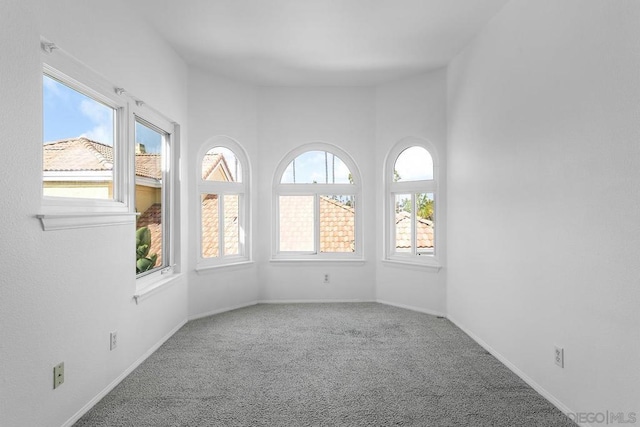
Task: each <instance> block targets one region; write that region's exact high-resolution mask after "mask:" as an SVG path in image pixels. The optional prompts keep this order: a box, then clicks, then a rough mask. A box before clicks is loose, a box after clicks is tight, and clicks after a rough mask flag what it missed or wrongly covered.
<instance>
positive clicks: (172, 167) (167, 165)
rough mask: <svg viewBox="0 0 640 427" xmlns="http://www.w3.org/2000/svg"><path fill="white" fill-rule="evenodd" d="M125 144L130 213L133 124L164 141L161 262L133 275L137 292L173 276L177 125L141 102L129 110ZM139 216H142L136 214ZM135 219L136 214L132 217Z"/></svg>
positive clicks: (133, 189)
mask: <svg viewBox="0 0 640 427" xmlns="http://www.w3.org/2000/svg"><path fill="white" fill-rule="evenodd" d="M129 123H130V125H129V129H128V131H129V135H128V137H129V141H132V142H133V143H131V144H130V147H129V148H130V151H131V153H132V155H131V156H130V158H129V159H128V169H129V170H130V171H131V173H132V174H133V183H132V189H131V191H130V194H129V205H130V206H131V209H132V210H133V209H135V195H136V190H135V186H136V176H135V124H136V123H140V124H142V125H144V126H147V127H149V128H151V129H153V128H156V129H157V130H158V131H161V132H163V133H164V134H165V141H164V143H163V147H162V149H163V162H164V164H163V167H162V237H163V242H162V252H163V253H162V260H163V264H162V265H161V266H158V267H155V268H154V269H152V270H150V271H147V272H144V273H140V274H136V290H137V291H138V292H140V291H143V290H145V289H146V288H147V287H149V286H153V285H154V284H156V282H157V281H158V280H164V279H166V278H167V276H166V275H167V274H172V273H174V269H175V266H176V258H175V255H176V248H175V244H174V242H175V241H176V240H177V239H175V237H176V235H177V231H176V227H177V224H178V222H177V221H176V220H175V214H176V212H177V207H176V202H177V196H176V189H177V188H178V186H179V179H178V178H179V177H178V176H177V175H178V174H177V173H176V172H177V171H178V167H177V166H178V156H176V154H175V150H177V146H178V142H177V141H178V139H179V138H178V129H179V127H178V125H177V123H175V122H171V121H170V120H169V119H167V118H165V117H164V116H162V115H161V114H159V113H157V112H156V111H155V110H153V109H151V108H149V107H147V106H146V104H144V103H142V102H136V103H135V105H134V106H132V108H131V113H130V117H129ZM140 214H142V212H140ZM137 215H139V214H138V213H136V216H137ZM136 229H137V226H136Z"/></svg>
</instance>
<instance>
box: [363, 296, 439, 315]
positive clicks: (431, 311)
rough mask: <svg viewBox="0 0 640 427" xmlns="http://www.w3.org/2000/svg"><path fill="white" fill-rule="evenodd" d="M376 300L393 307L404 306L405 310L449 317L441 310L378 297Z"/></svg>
mask: <svg viewBox="0 0 640 427" xmlns="http://www.w3.org/2000/svg"><path fill="white" fill-rule="evenodd" d="M375 302H377V303H380V304H384V305H390V306H393V307H398V308H404V309H405V310H411V311H417V312H418V313H425V314H430V315H432V316H439V317H447V315H446V314H445V313H442V312H440V311H435V310H429V309H428V308H422V307H416V306H414V305H407V304H398V303H395V302H391V301H386V300H383V299H376V301H375Z"/></svg>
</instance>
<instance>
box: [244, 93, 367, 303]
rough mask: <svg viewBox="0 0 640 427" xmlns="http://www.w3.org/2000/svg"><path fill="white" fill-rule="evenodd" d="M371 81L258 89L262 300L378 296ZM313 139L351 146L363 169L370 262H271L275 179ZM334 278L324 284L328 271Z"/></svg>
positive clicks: (363, 205)
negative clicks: (295, 152)
mask: <svg viewBox="0 0 640 427" xmlns="http://www.w3.org/2000/svg"><path fill="white" fill-rule="evenodd" d="M374 95H375V93H374V90H373V89H372V88H367V87H361V88H350V87H344V88H341V87H318V88H286V87H265V88H260V89H259V92H258V110H259V114H258V134H259V138H260V142H259V145H258V155H259V160H260V170H259V179H258V182H257V186H256V188H257V190H258V192H259V199H258V203H259V207H260V209H259V210H258V211H257V215H258V234H257V235H256V240H255V243H256V250H257V252H256V253H257V260H258V261H259V277H260V299H261V300H267V301H294V300H343V301H344V300H373V299H374V297H375V291H374V287H375V283H374V271H375V261H374V259H375V258H374V257H375V252H374V248H375V246H376V245H377V241H378V236H377V231H376V230H377V229H376V226H375V214H374V212H375V209H376V206H375V204H374V198H375V176H376V174H377V173H378V171H376V170H375V169H374V167H373V165H374V155H375V154H374V150H373V147H374V143H375V132H374V129H375V107H374ZM310 142H326V143H331V144H334V145H337V146H338V147H340V148H341V149H342V150H344V151H346V152H347V153H348V154H349V155H350V156H351V157H352V158H353V160H354V161H355V162H356V164H357V165H358V167H359V169H360V173H361V176H362V181H363V189H362V191H363V197H362V203H361V204H360V205H359V208H360V209H363V212H364V215H363V234H364V242H365V244H364V253H365V258H366V262H365V263H364V264H362V263H336V262H271V261H270V257H271V241H272V235H271V233H272V223H273V219H272V218H273V212H272V204H273V202H274V201H273V200H272V193H273V190H272V188H273V187H272V183H273V176H274V171H275V169H276V167H277V166H278V164H279V162H280V161H281V160H282V158H283V157H284V156H285V155H286V154H287V153H288V152H289V151H291V150H292V149H294V148H296V147H298V146H300V145H302V144H305V143H310ZM325 273H328V274H329V275H330V278H331V280H330V283H329V284H324V283H323V277H324V274H325Z"/></svg>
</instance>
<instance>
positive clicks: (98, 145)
mask: <svg viewBox="0 0 640 427" xmlns="http://www.w3.org/2000/svg"><path fill="white" fill-rule="evenodd" d="M72 86H73V85H72V84H71V83H69V84H65V83H64V82H63V81H62V77H60V78H55V77H53V76H51V75H49V74H47V73H46V72H45V73H44V74H43V77H42V88H43V90H42V97H43V98H42V104H43V109H42V112H43V117H42V119H43V147H42V148H43V169H42V186H43V195H44V196H45V197H64V198H80V199H98V200H114V190H113V189H114V185H113V184H114V173H113V171H114V164H115V161H114V158H115V153H114V150H116V149H117V141H116V140H117V138H116V135H117V131H116V129H117V127H116V118H117V114H116V113H117V111H116V108H114V107H113V106H110V105H108V104H106V103H105V102H104V101H102V100H99V99H97V98H98V96H97V94H89V91H88V90H86V91H82V90H81V89H80V88H78V87H75V88H74V87H72Z"/></svg>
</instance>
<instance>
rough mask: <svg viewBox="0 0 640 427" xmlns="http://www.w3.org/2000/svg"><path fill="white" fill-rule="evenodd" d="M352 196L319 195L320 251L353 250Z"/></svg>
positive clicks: (353, 219) (353, 216)
mask: <svg viewBox="0 0 640 427" xmlns="http://www.w3.org/2000/svg"><path fill="white" fill-rule="evenodd" d="M355 219H356V211H355V198H354V196H338V195H331V196H320V252H324V253H330V252H334V253H335V252H355Z"/></svg>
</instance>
